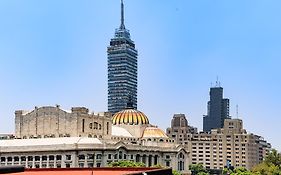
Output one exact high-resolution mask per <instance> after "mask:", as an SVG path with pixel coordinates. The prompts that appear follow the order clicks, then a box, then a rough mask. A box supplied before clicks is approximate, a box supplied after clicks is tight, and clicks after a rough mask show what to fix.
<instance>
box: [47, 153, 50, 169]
mask: <svg viewBox="0 0 281 175" xmlns="http://www.w3.org/2000/svg"><path fill="white" fill-rule="evenodd" d="M49 163H50V159H49V156H47V168H50V167H49Z"/></svg>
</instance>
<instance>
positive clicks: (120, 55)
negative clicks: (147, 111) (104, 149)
mask: <svg viewBox="0 0 281 175" xmlns="http://www.w3.org/2000/svg"><path fill="white" fill-rule="evenodd" d="M107 54H108V111H109V112H111V113H113V114H114V113H116V112H119V111H121V110H123V109H125V108H126V106H127V103H128V101H129V99H130V98H131V100H132V103H133V108H134V109H137V70H138V62H137V56H138V52H137V50H136V48H135V44H134V41H132V40H131V38H130V32H129V30H127V29H126V28H125V24H124V4H123V1H122V2H121V25H120V27H119V28H118V29H116V31H115V36H114V38H112V39H111V41H110V46H109V47H108V48H107Z"/></svg>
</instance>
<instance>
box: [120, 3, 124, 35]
mask: <svg viewBox="0 0 281 175" xmlns="http://www.w3.org/2000/svg"><path fill="white" fill-rule="evenodd" d="M120 29H125V24H124V3H123V0H121V25H120Z"/></svg>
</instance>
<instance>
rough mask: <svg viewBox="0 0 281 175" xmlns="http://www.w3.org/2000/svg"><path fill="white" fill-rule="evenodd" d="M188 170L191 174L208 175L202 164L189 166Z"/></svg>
mask: <svg viewBox="0 0 281 175" xmlns="http://www.w3.org/2000/svg"><path fill="white" fill-rule="evenodd" d="M189 170H190V171H191V172H192V174H199V173H200V175H205V174H208V172H207V170H206V169H205V167H204V166H203V164H192V165H189Z"/></svg>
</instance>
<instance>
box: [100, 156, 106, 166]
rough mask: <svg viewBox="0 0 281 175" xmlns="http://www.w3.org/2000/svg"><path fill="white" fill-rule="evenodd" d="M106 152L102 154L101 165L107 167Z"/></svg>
mask: <svg viewBox="0 0 281 175" xmlns="http://www.w3.org/2000/svg"><path fill="white" fill-rule="evenodd" d="M106 163H107V162H106V154H105V153H102V156H101V167H105V166H106Z"/></svg>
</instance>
